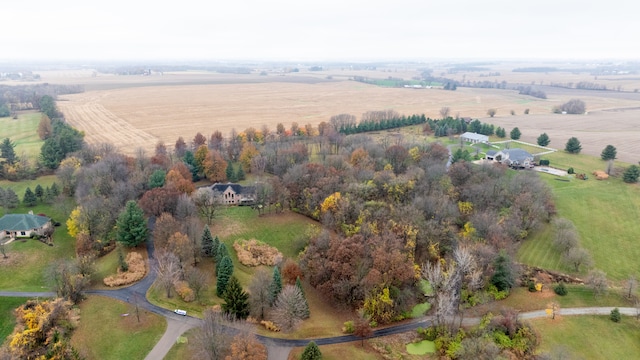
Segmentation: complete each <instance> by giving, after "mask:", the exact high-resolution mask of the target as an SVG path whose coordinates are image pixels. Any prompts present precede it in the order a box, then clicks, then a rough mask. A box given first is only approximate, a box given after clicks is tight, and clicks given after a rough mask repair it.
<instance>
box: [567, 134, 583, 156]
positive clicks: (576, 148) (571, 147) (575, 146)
mask: <svg viewBox="0 0 640 360" xmlns="http://www.w3.org/2000/svg"><path fill="white" fill-rule="evenodd" d="M580 150H582V145H580V140H578V138H576V137H572V138H571V139H569V140H567V144H566V145H565V146H564V151H566V152H568V153H569V154H578V153H580Z"/></svg>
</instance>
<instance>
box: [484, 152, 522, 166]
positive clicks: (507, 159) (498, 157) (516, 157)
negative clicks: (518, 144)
mask: <svg viewBox="0 0 640 360" xmlns="http://www.w3.org/2000/svg"><path fill="white" fill-rule="evenodd" d="M486 159H487V160H491V161H497V162H499V163H501V164H504V165H507V166H510V167H512V168H525V169H529V168H532V167H533V155H531V154H529V153H528V152H527V151H525V150H522V149H502V150H497V151H496V150H489V151H487V155H486Z"/></svg>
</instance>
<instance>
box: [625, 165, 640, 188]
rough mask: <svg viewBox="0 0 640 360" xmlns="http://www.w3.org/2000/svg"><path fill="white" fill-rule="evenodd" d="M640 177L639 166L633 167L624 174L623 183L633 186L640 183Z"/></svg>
mask: <svg viewBox="0 0 640 360" xmlns="http://www.w3.org/2000/svg"><path fill="white" fill-rule="evenodd" d="M639 177H640V167H639V166H638V165H631V166H629V167H628V168H627V169H626V170H625V171H624V173H623V174H622V181H624V182H626V183H628V184H633V183H636V182H638V178H639Z"/></svg>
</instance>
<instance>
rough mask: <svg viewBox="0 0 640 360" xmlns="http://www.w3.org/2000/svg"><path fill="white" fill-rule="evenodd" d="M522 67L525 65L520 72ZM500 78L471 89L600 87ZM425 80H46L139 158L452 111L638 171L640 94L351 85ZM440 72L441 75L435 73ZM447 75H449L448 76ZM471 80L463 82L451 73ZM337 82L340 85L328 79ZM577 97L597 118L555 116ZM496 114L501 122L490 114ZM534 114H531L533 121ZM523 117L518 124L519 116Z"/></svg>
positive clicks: (78, 117)
mask: <svg viewBox="0 0 640 360" xmlns="http://www.w3.org/2000/svg"><path fill="white" fill-rule="evenodd" d="M518 66H520V65H518ZM498 70H499V71H500V72H501V75H500V76H496V77H479V73H478V72H471V73H467V74H466V75H465V76H466V78H467V79H468V80H491V81H493V80H496V81H502V80H506V81H510V82H511V81H513V82H520V83H523V84H528V83H531V82H536V83H539V82H540V81H542V82H543V84H547V83H549V82H552V81H556V82H569V81H572V82H577V81H580V80H584V81H594V80H593V79H594V78H593V76H590V75H588V74H586V73H582V74H578V75H576V74H571V73H549V74H544V73H513V72H510V71H509V69H508V68H499V69H498ZM419 73H420V72H419V71H418V70H415V69H413V70H412V69H405V68H402V67H400V68H395V69H390V68H386V69H380V70H377V71H376V70H369V71H349V70H344V69H330V70H327V71H324V72H300V73H288V74H273V73H269V75H267V76H259V75H255V74H250V75H234V74H217V73H208V72H175V73H165V74H164V75H162V76H160V75H155V76H146V77H142V76H116V75H103V74H98V75H97V76H95V77H92V76H90V73H89V72H87V71H78V72H73V71H65V72H45V73H43V74H42V76H43V81H48V82H50V83H76V84H83V85H84V86H85V89H86V92H84V93H81V94H74V95H65V96H62V97H61V99H60V100H61V101H59V102H58V105H59V107H60V109H61V110H62V112H63V113H64V114H65V117H66V118H67V119H68V121H69V122H70V123H71V124H72V125H74V126H75V127H77V128H79V129H81V130H83V131H85V133H86V134H87V138H86V139H87V141H88V142H91V143H100V142H111V143H113V144H115V145H116V146H118V147H119V148H120V149H121V150H122V151H124V152H127V153H133V152H134V151H135V149H136V148H139V147H142V148H144V149H145V150H147V151H148V152H149V151H152V150H153V146H154V145H155V144H156V143H157V142H158V141H164V142H165V143H166V144H168V145H172V144H173V143H174V142H175V140H176V139H177V138H178V136H182V137H184V138H185V140H187V141H189V140H190V139H192V138H193V136H194V135H195V134H196V133H197V132H201V133H203V134H204V135H205V136H208V135H210V134H211V133H212V132H213V131H214V130H220V131H222V133H223V134H229V133H230V131H231V130H232V129H234V128H235V129H236V130H237V131H243V130H244V129H246V128H248V127H255V128H257V129H260V128H261V127H262V125H263V124H266V125H267V126H268V127H269V128H270V129H272V130H274V129H275V127H276V124H278V123H280V122H281V123H283V124H285V126H286V127H289V126H290V124H291V123H292V122H297V123H298V124H299V125H301V126H302V125H305V124H312V125H314V126H315V125H317V124H318V123H320V122H322V121H328V120H329V118H330V117H331V116H332V115H337V114H340V113H349V114H353V115H356V116H357V117H358V118H359V117H360V116H361V115H362V114H363V113H365V112H367V111H372V110H386V109H393V110H395V111H397V112H399V113H400V114H405V115H411V114H421V113H424V114H426V115H427V116H430V117H432V118H438V117H439V110H440V108H442V107H444V106H447V107H449V108H450V109H451V114H452V115H460V116H469V117H473V118H480V119H481V120H482V121H485V122H489V123H492V124H495V125H496V126H502V127H505V128H506V129H507V131H510V130H511V129H512V128H513V127H514V126H518V127H519V128H520V130H521V131H522V134H523V135H522V140H525V141H531V142H535V139H536V138H537V137H538V135H540V134H541V133H542V132H546V133H547V134H548V135H549V137H550V138H551V144H550V146H552V147H555V148H559V149H563V148H564V144H565V143H566V141H567V140H568V139H569V138H570V137H572V136H576V137H577V138H578V139H579V140H580V141H581V143H582V146H583V152H584V153H587V154H591V155H595V156H599V154H600V152H601V151H602V149H603V148H604V147H605V146H606V145H608V144H612V145H614V146H616V147H617V149H618V158H619V159H620V160H622V161H625V162H629V163H635V162H637V161H638V160H640V156H638V155H637V154H638V153H639V151H640V127H639V126H638V120H637V119H638V118H640V93H633V92H630V91H628V92H613V91H607V92H601V91H587V90H571V89H561V88H551V87H547V88H545V92H546V93H547V96H548V99H546V100H542V99H537V98H534V97H531V96H526V95H519V94H518V93H517V91H510V90H495V89H472V88H463V87H459V88H458V90H457V91H445V90H442V89H437V88H433V89H420V90H417V89H404V88H385V87H378V86H374V85H367V84H363V83H359V82H355V81H352V80H349V78H350V77H352V76H354V75H359V76H368V77H372V78H373V77H375V78H378V79H386V78H387V77H389V76H392V77H400V78H404V79H411V78H412V77H413V76H417V75H418V74H419ZM434 73H437V71H434ZM440 75H442V74H440ZM444 76H447V77H453V78H461V77H462V76H463V74H461V73H458V74H451V75H448V74H445V75H444ZM329 77H331V79H328V78H329ZM606 81H608V80H607V79H599V80H598V82H599V83H606V84H607V86H608V87H613V86H614V85H615V84H619V85H620V86H622V87H623V89H628V90H631V89H634V88H637V87H640V80H636V79H633V78H631V79H629V80H624V79H622V80H615V81H614V80H610V83H609V82H606ZM572 98H580V99H582V100H583V101H585V103H586V104H587V109H588V111H589V113H588V114H587V115H555V114H551V108H552V107H553V106H554V105H558V104H561V103H563V102H566V101H567V100H569V99H572ZM489 108H496V109H497V110H498V113H497V115H496V117H494V118H488V117H487V115H486V112H487V109H489ZM525 109H530V115H523V112H524V110H525ZM511 110H514V111H515V112H516V115H515V116H512V115H510V111H511Z"/></svg>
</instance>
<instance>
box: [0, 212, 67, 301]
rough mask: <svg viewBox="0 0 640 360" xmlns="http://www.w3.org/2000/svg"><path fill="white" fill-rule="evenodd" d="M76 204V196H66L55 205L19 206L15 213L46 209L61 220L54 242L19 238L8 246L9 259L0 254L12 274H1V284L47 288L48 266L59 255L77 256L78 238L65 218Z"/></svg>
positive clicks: (27, 288)
mask: <svg viewBox="0 0 640 360" xmlns="http://www.w3.org/2000/svg"><path fill="white" fill-rule="evenodd" d="M72 206H73V200H71V199H66V200H65V201H63V202H62V203H58V204H55V205H47V204H39V205H37V206H34V207H32V208H25V207H23V206H19V207H18V208H17V209H13V213H27V212H28V211H29V210H33V212H34V213H35V214H39V213H44V214H46V215H47V216H49V217H51V218H53V219H54V220H56V221H59V222H60V223H61V226H59V227H57V228H56V230H55V233H54V235H53V243H54V246H48V245H46V244H44V243H42V242H40V241H38V240H32V239H27V240H24V241H23V240H18V241H14V242H12V243H10V244H8V245H7V246H6V250H7V256H8V257H9V258H8V259H1V258H0V266H2V268H3V270H5V271H7V272H8V273H10V274H11V276H3V277H0V288H2V289H4V290H14V291H43V290H47V284H46V280H45V271H46V268H47V266H49V264H51V263H52V262H54V261H55V260H57V259H71V258H74V257H75V250H74V245H75V239H74V238H72V237H71V236H69V234H68V233H67V225H66V224H65V221H66V219H67V217H68V214H69V211H70V209H71V208H72Z"/></svg>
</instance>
